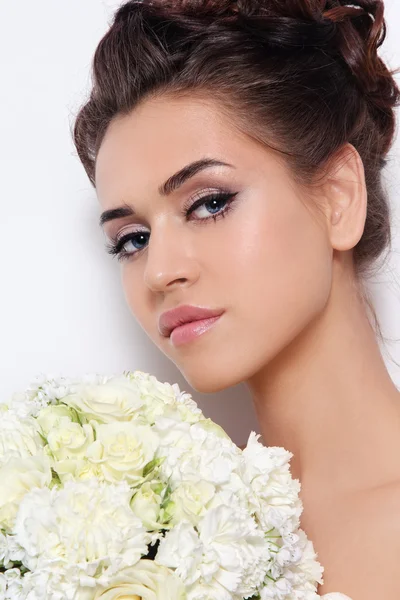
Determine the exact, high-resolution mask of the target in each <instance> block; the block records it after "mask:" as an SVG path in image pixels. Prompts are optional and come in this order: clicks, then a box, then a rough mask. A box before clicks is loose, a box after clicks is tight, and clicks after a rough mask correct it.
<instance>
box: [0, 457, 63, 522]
mask: <svg viewBox="0 0 400 600" xmlns="http://www.w3.org/2000/svg"><path fill="white" fill-rule="evenodd" d="M51 478H52V476H51V467H50V461H49V458H48V456H46V455H45V454H38V455H36V456H30V457H28V458H14V457H12V458H10V459H9V460H8V461H7V462H6V463H4V464H3V465H2V466H1V467H0V481H1V485H0V529H5V530H7V531H11V530H12V527H13V525H14V520H15V517H16V514H17V511H18V506H19V503H20V502H21V500H22V498H23V497H24V496H25V494H27V493H28V492H29V491H30V490H32V489H33V488H42V487H45V486H48V485H49V484H50V482H51Z"/></svg>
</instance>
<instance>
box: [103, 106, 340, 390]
mask: <svg viewBox="0 0 400 600" xmlns="http://www.w3.org/2000/svg"><path fill="white" fill-rule="evenodd" d="M203 158H207V159H213V160H216V161H221V162H223V163H226V164H229V165H230V166H212V167H208V168H204V169H203V170H200V171H198V172H197V173H196V174H195V175H194V176H192V177H190V178H188V179H186V180H185V182H184V183H183V184H182V185H180V186H179V187H178V188H177V189H175V190H174V191H173V192H171V193H170V194H168V195H164V194H162V193H160V190H159V187H160V186H161V185H162V184H163V183H164V182H165V181H166V180H167V179H168V178H169V177H170V176H171V175H173V174H174V173H176V172H177V171H179V170H180V169H182V168H183V167H185V166H186V165H188V164H189V163H192V162H194V161H198V160H199V159H203ZM96 189H97V194H98V198H99V201H100V204H101V209H102V211H110V210H112V209H116V208H119V207H121V206H124V207H125V208H126V207H130V208H131V209H133V211H134V214H131V215H127V216H123V217H119V218H116V219H113V220H110V221H107V222H106V223H104V231H105V233H106V236H107V238H108V241H110V240H121V239H122V238H124V240H125V241H124V244H123V249H122V252H123V253H125V254H123V255H121V256H120V258H121V262H120V265H121V276H122V284H123V288H124V293H125V297H126V300H127V302H128V305H129V308H130V310H131V312H132V314H133V315H134V317H135V318H136V319H137V321H138V323H139V324H140V326H141V327H142V328H143V329H144V331H145V332H146V333H147V334H148V336H149V337H150V339H151V340H152V341H153V342H154V343H155V344H156V346H158V348H159V349H160V350H161V351H162V352H163V353H164V354H165V355H166V356H168V357H169V358H170V359H171V360H172V361H173V363H174V364H175V365H176V366H177V367H178V369H179V370H180V371H181V373H182V374H183V376H184V377H185V378H186V380H187V381H188V382H189V384H190V385H191V386H192V387H193V388H194V389H195V390H197V391H200V392H205V393H209V392H216V391H219V390H222V389H225V388H228V387H230V386H232V385H236V384H237V383H240V382H243V381H247V380H249V379H250V378H251V377H253V376H255V375H257V373H258V372H259V371H260V370H261V369H263V368H265V367H266V366H267V365H268V364H269V363H270V362H271V361H272V360H273V359H275V358H276V357H277V356H278V355H279V353H281V352H282V351H283V350H285V349H287V348H288V346H289V345H290V344H292V343H293V342H294V340H295V339H296V337H297V336H299V334H301V333H302V331H304V329H305V328H306V327H307V326H308V325H309V324H310V323H311V322H312V320H313V319H314V318H315V317H316V316H317V315H318V314H319V313H320V312H321V311H322V310H323V308H324V306H325V304H326V302H327V299H328V297H329V293H330V288H331V279H332V246H331V245H330V243H329V239H328V236H327V233H326V229H325V227H324V226H323V224H321V218H319V217H318V216H317V212H316V210H315V209H314V208H313V204H312V202H304V199H303V200H302V199H301V197H300V189H299V187H298V186H297V185H296V184H295V183H294V181H293V179H292V178H291V176H290V174H289V171H288V170H287V168H285V166H284V164H283V162H282V159H281V158H279V157H278V156H277V155H276V154H274V153H273V152H272V151H270V150H268V149H266V148H265V147H264V146H261V145H260V144H258V143H257V142H256V141H254V140H253V139H252V138H250V137H249V136H246V135H245V134H243V133H241V132H239V131H238V130H237V129H236V128H235V127H233V126H232V125H231V124H230V123H229V121H228V120H227V119H226V117H225V118H224V116H223V115H222V114H221V113H220V112H219V111H218V106H217V105H216V104H214V103H213V102H212V101H208V100H207V101H204V100H201V99H198V98H196V97H194V96H193V97H191V98H190V99H189V98H180V99H179V98H175V99H174V100H172V99H171V98H166V97H165V98H158V99H156V100H155V99H152V100H147V101H146V102H145V103H143V104H142V105H141V106H140V107H137V108H136V109H135V110H134V111H133V112H132V113H131V114H130V115H128V116H125V117H120V118H118V119H116V120H115V121H113V122H112V123H111V124H110V126H109V128H108V130H107V133H106V136H105V138H104V140H103V143H102V145H101V148H100V151H99V154H98V158H97V164H96ZM303 193H304V191H303ZM219 194H223V196H218V195H219ZM210 196H211V197H212V199H210ZM199 199H203V200H204V202H205V203H204V204H203V205H200V206H199V205H198V203H197V201H198V200H199ZM195 202H196V204H197V207H196V208H195V209H194V210H193V211H192V212H191V213H190V214H186V212H185V211H188V209H190V207H191V206H192V205H193V204H194V203H195ZM141 234H142V235H141ZM126 236H127V237H126ZM183 304H189V305H195V306H201V307H208V308H211V309H221V310H224V313H223V314H222V316H221V317H220V318H219V319H218V320H217V321H216V322H215V323H214V325H213V326H212V327H211V328H210V329H208V330H207V331H205V332H204V333H203V334H202V335H200V336H198V337H196V338H194V339H192V340H191V341H190V342H188V343H185V344H183V345H177V346H175V345H174V344H173V342H172V340H171V338H169V337H163V336H162V335H161V333H160V332H159V328H158V319H159V317H160V315H161V314H162V313H163V312H164V311H167V310H170V309H172V308H175V307H178V306H180V305H183Z"/></svg>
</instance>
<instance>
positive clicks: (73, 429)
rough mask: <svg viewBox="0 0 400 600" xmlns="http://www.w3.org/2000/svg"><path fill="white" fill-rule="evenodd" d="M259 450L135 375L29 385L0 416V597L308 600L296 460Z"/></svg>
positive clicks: (316, 575)
mask: <svg viewBox="0 0 400 600" xmlns="http://www.w3.org/2000/svg"><path fill="white" fill-rule="evenodd" d="M258 438H259V435H256V434H255V433H254V432H252V433H251V434H250V436H249V439H248V442H247V446H246V447H245V449H244V450H241V449H240V448H238V447H237V446H236V445H235V444H234V443H233V442H232V441H231V439H230V438H229V437H228V436H227V434H226V433H225V432H224V431H223V429H221V427H219V426H218V425H216V424H215V423H214V422H212V421H211V420H210V419H207V418H205V417H204V415H203V413H202V412H201V410H200V409H199V408H198V406H197V405H196V403H195V402H194V401H193V399H192V398H191V396H190V395H189V394H187V393H185V392H181V391H180V390H179V387H178V385H177V384H174V385H170V384H168V383H161V382H159V381H158V380H157V379H156V378H155V377H153V376H151V375H149V374H147V373H143V372H141V371H135V372H133V373H132V372H125V373H124V374H123V375H121V376H110V377H108V376H100V375H91V376H85V377H83V378H81V379H78V380H67V379H66V378H64V377H43V378H37V379H36V380H35V381H34V382H33V384H32V385H31V386H30V387H29V388H28V389H27V390H26V391H25V392H23V393H15V394H14V395H13V396H12V398H11V400H10V401H9V402H7V403H4V404H0V482H1V483H0V599H6V598H7V599H8V598H12V599H13V600H47V599H48V600H64V599H67V600H118V599H121V600H122V599H128V598H131V599H133V600H184V599H185V600H233V599H234V600H242V599H244V598H251V599H253V600H266V599H276V600H289V599H290V600H292V599H293V600H294V599H296V600H315V599H316V598H318V595H317V593H316V589H317V584H318V583H322V573H323V568H322V567H321V565H320V564H319V563H318V562H317V560H316V554H315V552H314V549H313V545H312V543H311V541H309V540H307V537H306V535H305V533H304V532H303V531H302V530H301V529H300V528H299V523H300V521H299V517H300V515H301V512H302V504H301V501H300V499H299V491H300V484H299V482H298V481H297V480H295V479H292V477H291V475H290V470H289V461H290V458H291V456H292V455H291V454H290V452H288V451H286V450H285V449H283V448H278V447H266V446H263V445H262V444H261V443H260V442H259V441H258ZM329 597H331V595H329ZM333 597H335V598H336V597H337V598H339V597H340V595H336V594H334V595H332V600H333ZM325 598H328V596H325Z"/></svg>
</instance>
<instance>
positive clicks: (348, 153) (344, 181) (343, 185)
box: [325, 144, 367, 251]
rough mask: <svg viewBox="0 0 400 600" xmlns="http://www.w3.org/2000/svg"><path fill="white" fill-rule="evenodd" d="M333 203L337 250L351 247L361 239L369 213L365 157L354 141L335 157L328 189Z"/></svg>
mask: <svg viewBox="0 0 400 600" xmlns="http://www.w3.org/2000/svg"><path fill="white" fill-rule="evenodd" d="M325 193H326V196H327V199H328V202H329V205H330V228H329V234H330V241H331V244H332V248H334V249H335V250H341V251H346V250H351V249H352V248H354V247H355V246H356V245H357V244H358V242H359V241H360V239H361V237H362V234H363V232H364V227H365V220H366V217H367V190H366V184H365V173H364V165H363V162H362V159H361V157H360V155H359V153H358V152H357V150H356V149H355V148H354V146H352V145H351V144H346V146H345V147H344V148H343V149H342V150H341V152H340V153H339V154H338V155H337V156H336V157H335V159H334V163H333V166H331V169H330V175H329V176H328V178H327V181H326V190H325Z"/></svg>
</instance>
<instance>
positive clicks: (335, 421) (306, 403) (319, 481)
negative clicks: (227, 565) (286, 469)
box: [247, 282, 400, 500]
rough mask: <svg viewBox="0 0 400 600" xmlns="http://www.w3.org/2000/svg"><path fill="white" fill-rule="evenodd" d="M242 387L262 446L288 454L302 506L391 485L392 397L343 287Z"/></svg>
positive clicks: (397, 401) (397, 470)
mask: <svg viewBox="0 0 400 600" xmlns="http://www.w3.org/2000/svg"><path fill="white" fill-rule="evenodd" d="M247 384H248V386H249V388H250V392H251V394H252V396H253V401H254V406H255V410H256V414H257V417H258V420H259V423H260V427H261V434H262V438H263V441H264V443H265V444H267V445H269V446H284V447H285V448H286V449H288V450H289V451H290V452H292V453H293V458H292V461H291V470H292V474H293V476H294V477H295V478H297V479H300V481H301V483H302V495H303V499H304V496H307V497H308V496H309V497H310V498H313V499H315V500H316V499H321V498H323V497H324V496H329V495H332V494H334V495H338V494H347V493H351V492H354V491H359V490H363V489H367V488H371V487H376V486H379V485H384V484H385V483H388V482H391V481H394V480H395V479H397V480H398V479H399V477H400V394H399V392H398V390H397V388H396V387H395V385H394V384H393V382H392V380H391V378H390V376H389V374H388V371H387V369H386V366H385V363H384V360H383V358H382V355H381V353H380V348H379V345H378V342H377V340H376V336H375V333H374V331H373V329H372V327H371V325H370V322H369V320H368V317H367V313H366V310H365V306H364V304H363V302H362V300H361V299H360V297H359V295H358V294H356V293H355V292H354V285H353V284H351V283H350V282H348V283H343V282H342V283H341V285H340V286H337V287H336V289H334V288H333V290H332V294H331V298H330V300H329V302H328V304H327V306H326V307H325V309H324V312H323V314H320V315H319V316H318V318H317V319H316V320H315V321H314V322H313V323H312V324H311V325H310V326H309V327H308V329H307V330H306V331H303V332H302V334H301V335H300V336H299V337H298V338H297V339H296V340H295V341H294V342H293V343H292V344H291V345H290V346H289V347H287V348H286V349H285V350H284V351H283V352H282V353H280V354H279V356H277V357H276V358H275V359H274V360H273V361H272V362H270V363H269V364H268V365H267V366H266V367H265V368H264V369H263V370H262V371H261V372H258V373H257V374H256V375H255V376H254V377H252V378H251V379H250V380H249V381H247Z"/></svg>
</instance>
